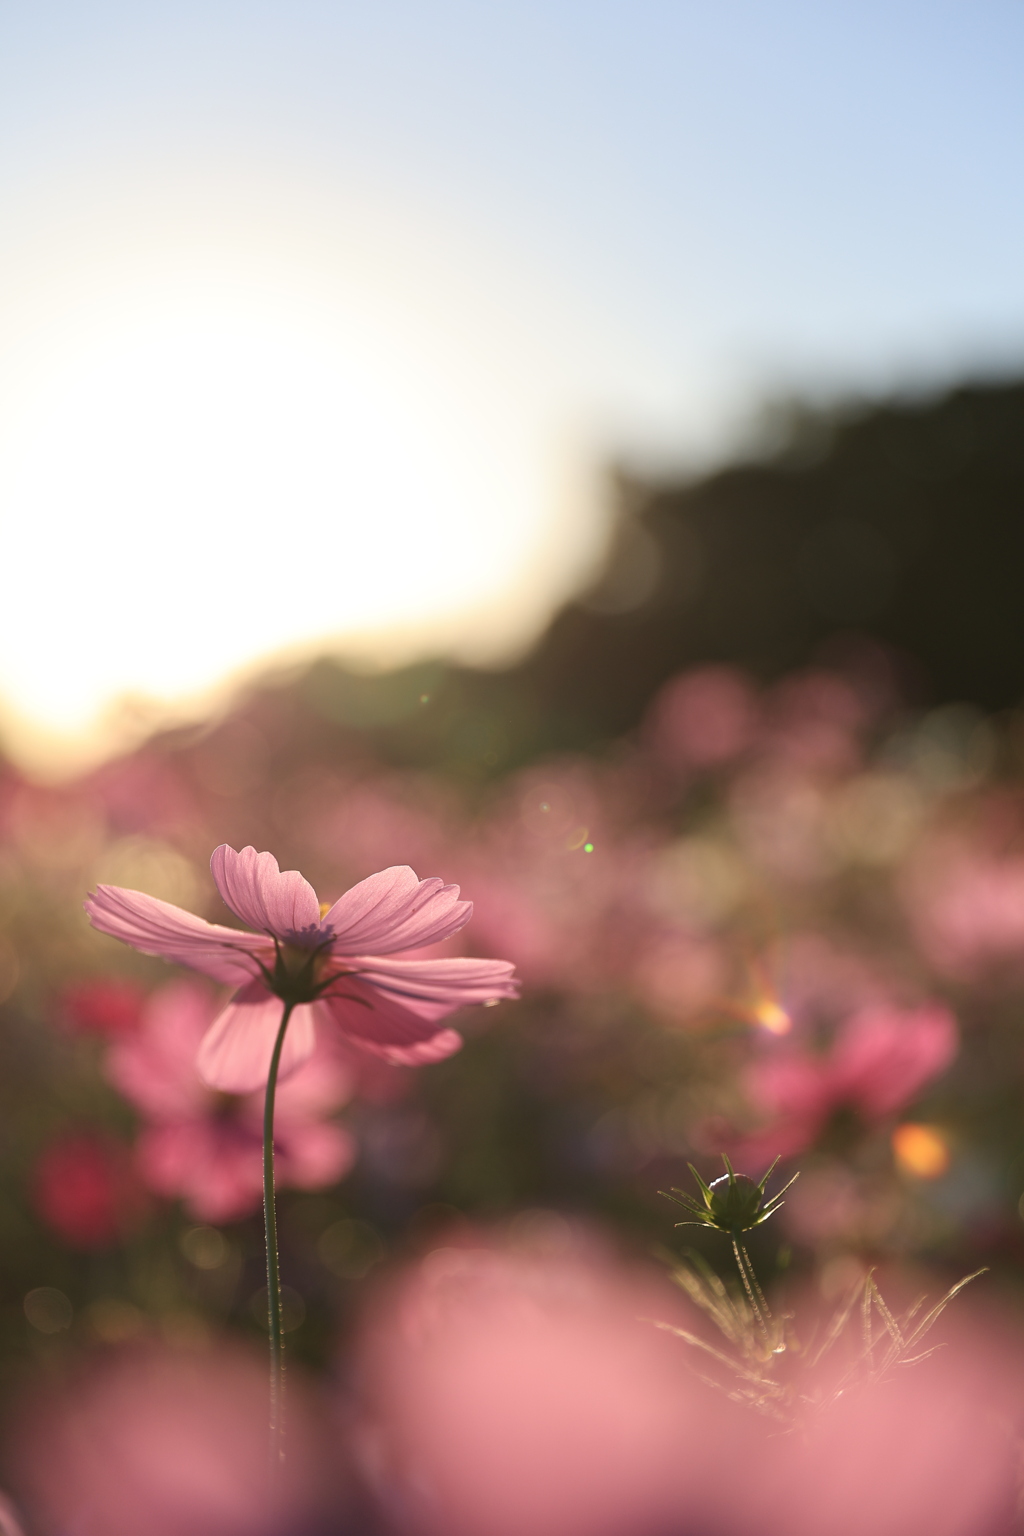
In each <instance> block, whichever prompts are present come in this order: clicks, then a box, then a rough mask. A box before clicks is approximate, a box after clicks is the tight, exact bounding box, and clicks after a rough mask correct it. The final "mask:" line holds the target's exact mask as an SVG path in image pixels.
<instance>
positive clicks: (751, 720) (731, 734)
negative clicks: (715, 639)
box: [644, 666, 759, 769]
mask: <svg viewBox="0 0 1024 1536" xmlns="http://www.w3.org/2000/svg"><path fill="white" fill-rule="evenodd" d="M758 724H759V705H758V699H757V694H756V692H755V691H754V687H753V684H752V683H751V681H750V679H749V678H747V677H746V676H745V675H744V674H743V673H742V672H740V671H738V670H737V669H736V668H735V667H726V666H710V667H694V668H693V670H692V671H689V672H681V673H680V674H679V675H678V676H677V677H673V678H670V679H669V681H668V682H667V683H666V684H665V685H664V687H663V688H661V690H660V691H659V692H658V694H657V695H656V697H655V699H654V702H653V703H652V704H651V706H650V708H649V710H648V712H647V717H646V719H645V721H644V728H645V734H646V735H647V736H648V737H649V738H650V741H651V744H652V746H653V748H654V751H655V753H656V754H657V755H658V756H659V757H661V758H663V759H664V760H665V761H667V762H668V763H670V764H671V765H672V766H673V767H676V768H696V769H708V768H721V767H723V766H725V765H726V764H729V763H732V762H733V761H734V760H735V759H736V758H737V757H739V756H740V755H741V754H742V753H743V752H745V751H746V750H747V748H748V747H749V746H750V745H751V744H752V742H753V740H754V738H755V736H756V734H757V729H758Z"/></svg>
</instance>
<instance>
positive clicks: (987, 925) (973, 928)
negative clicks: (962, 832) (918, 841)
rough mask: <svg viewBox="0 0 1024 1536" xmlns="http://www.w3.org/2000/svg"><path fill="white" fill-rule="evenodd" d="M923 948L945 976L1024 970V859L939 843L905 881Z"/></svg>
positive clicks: (912, 867) (931, 844)
mask: <svg viewBox="0 0 1024 1536" xmlns="http://www.w3.org/2000/svg"><path fill="white" fill-rule="evenodd" d="M901 883H902V887H903V897H904V900H905V902H906V904H907V907H908V909H909V914H910V920H911V924H912V926H913V928H914V931H915V935H916V937H917V940H918V943H919V944H920V946H921V948H922V949H923V951H924V953H925V954H926V955H927V957H928V959H929V960H930V961H931V963H932V964H933V965H934V966H935V968H936V970H938V971H940V972H941V973H943V974H944V975H947V976H956V977H966V978H973V977H975V976H977V975H978V974H979V973H981V972H982V971H984V970H985V969H986V968H987V967H990V966H993V965H1000V964H1002V965H1006V964H1007V963H1009V964H1010V965H1011V966H1014V967H1015V968H1016V970H1017V972H1018V973H1019V971H1020V968H1021V967H1022V965H1024V859H1022V858H1020V857H1019V856H1017V857H1006V856H997V855H995V854H994V853H992V852H991V851H989V850H988V849H985V848H977V847H972V846H971V845H970V843H969V842H968V841H967V840H966V839H963V840H960V839H956V838H942V837H936V838H934V839H932V840H931V841H930V842H929V843H926V844H925V846H924V848H923V849H922V850H921V851H920V852H919V853H918V855H917V857H916V858H915V859H913V860H912V861H911V863H910V865H909V867H908V868H907V869H906V870H905V871H904V873H903V879H902V882H901Z"/></svg>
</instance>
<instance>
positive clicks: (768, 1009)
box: [751, 997, 793, 1035]
mask: <svg viewBox="0 0 1024 1536" xmlns="http://www.w3.org/2000/svg"><path fill="white" fill-rule="evenodd" d="M751 1013H752V1015H753V1019H754V1023H755V1024H759V1025H760V1026H761V1028H762V1029H766V1030H767V1031H768V1033H769V1034H770V1035H788V1034H789V1031H790V1030H791V1029H792V1028H793V1020H792V1019H791V1018H790V1016H789V1014H788V1013H787V1012H786V1010H785V1008H783V1006H782V1004H781V1003H777V1002H776V1001H775V999H774V998H773V997H763V998H760V999H759V1000H758V1002H756V1003H755V1004H754V1007H753V1008H752V1010H751Z"/></svg>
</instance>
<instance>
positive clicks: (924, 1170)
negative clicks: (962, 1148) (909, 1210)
mask: <svg viewBox="0 0 1024 1536" xmlns="http://www.w3.org/2000/svg"><path fill="white" fill-rule="evenodd" d="M892 1150H893V1155H894V1156H895V1158H896V1163H897V1166H898V1167H899V1168H900V1170H901V1171H902V1172H903V1173H909V1174H911V1175H912V1176H913V1177H914V1178H915V1179H941V1177H942V1175H943V1174H944V1173H946V1172H947V1171H948V1169H949V1163H950V1154H949V1144H948V1143H947V1141H946V1138H945V1137H944V1136H943V1135H942V1132H941V1131H939V1130H937V1129H936V1127H935V1126H934V1125H918V1124H915V1123H912V1122H910V1121H908V1122H907V1123H906V1124H904V1125H898V1126H897V1127H896V1129H895V1130H894V1131H893V1133H892Z"/></svg>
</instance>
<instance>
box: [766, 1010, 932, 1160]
mask: <svg viewBox="0 0 1024 1536" xmlns="http://www.w3.org/2000/svg"><path fill="white" fill-rule="evenodd" d="M957 1044H958V1040H957V1028H956V1022H955V1020H954V1018H953V1016H952V1014H951V1013H950V1012H949V1010H948V1009H946V1008H943V1007H942V1006H941V1005H939V1004H937V1003H927V1004H923V1005H922V1006H921V1007H918V1008H897V1007H896V1006H894V1005H892V1004H876V1005H873V1006H869V1007H866V1008H862V1009H860V1010H859V1011H858V1012H857V1013H855V1014H853V1015H852V1016H851V1017H850V1018H848V1019H847V1020H846V1021H845V1023H844V1024H842V1025H841V1026H840V1028H839V1030H838V1032H837V1034H836V1038H835V1041H834V1043H833V1045H832V1049H831V1050H830V1051H829V1052H828V1054H827V1055H823V1056H822V1055H813V1054H812V1053H811V1052H810V1051H807V1050H799V1049H794V1048H793V1047H792V1046H790V1045H789V1044H788V1043H787V1045H786V1046H784V1047H780V1049H779V1050H778V1051H777V1052H775V1053H773V1054H772V1055H769V1056H765V1057H762V1058H761V1059H760V1060H759V1061H756V1062H755V1063H754V1064H753V1065H752V1066H751V1067H750V1069H749V1070H748V1073H747V1082H746V1087H747V1092H748V1094H749V1096H750V1098H751V1100H752V1101H753V1103H754V1104H755V1105H756V1106H757V1107H758V1108H759V1109H761V1110H762V1111H764V1112H765V1113H766V1114H767V1115H768V1116H770V1117H771V1119H770V1122H769V1124H768V1125H767V1126H766V1127H765V1128H764V1129H763V1130H760V1131H757V1132H755V1133H754V1135H753V1136H752V1137H750V1138H749V1140H748V1142H747V1143H746V1146H745V1151H744V1156H750V1157H753V1158H754V1159H755V1160H757V1159H760V1158H761V1157H764V1156H772V1157H774V1156H776V1155H778V1156H782V1157H789V1156H792V1155H793V1154H794V1153H797V1152H801V1151H803V1150H804V1148H805V1147H809V1146H810V1145H811V1144H812V1143H813V1142H814V1141H815V1140H816V1139H817V1137H818V1135H819V1134H820V1132H821V1131H822V1130H823V1129H824V1127H825V1124H826V1122H827V1120H828V1118H829V1116H830V1115H831V1114H832V1113H833V1111H835V1110H836V1109H838V1108H840V1107H841V1106H842V1105H849V1106H851V1107H852V1108H853V1109H855V1110H857V1111H858V1113H859V1114H860V1115H861V1116H862V1117H863V1118H864V1119H865V1120H869V1121H871V1120H879V1119H882V1118H883V1117H884V1116H886V1115H889V1114H893V1113H895V1111H896V1110H899V1109H902V1107H903V1106H904V1105H905V1104H907V1103H909V1101H910V1100H911V1099H913V1097H914V1096H915V1094H917V1093H918V1092H919V1091H920V1089H921V1088H923V1087H924V1085H925V1083H927V1082H930V1080H931V1079H932V1078H933V1077H937V1076H938V1075H939V1073H940V1072H944V1071H945V1069H946V1068H947V1067H948V1066H949V1064H950V1062H951V1061H952V1060H953V1058H954V1057H955V1055H956V1052H957ZM738 1155H739V1154H738Z"/></svg>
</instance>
